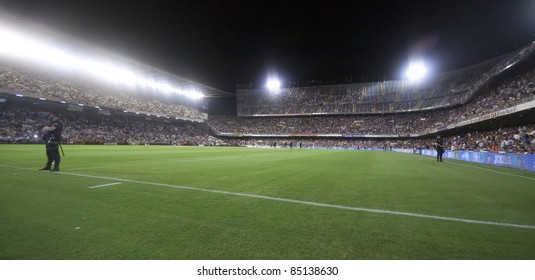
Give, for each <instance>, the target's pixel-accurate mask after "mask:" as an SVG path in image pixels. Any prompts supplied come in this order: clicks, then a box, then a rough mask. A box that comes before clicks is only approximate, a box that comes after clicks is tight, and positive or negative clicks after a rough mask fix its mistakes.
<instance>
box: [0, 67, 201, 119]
mask: <svg viewBox="0 0 535 280" xmlns="http://www.w3.org/2000/svg"><path fill="white" fill-rule="evenodd" d="M0 89H3V91H4V92H10V93H13V94H23V95H25V96H32V97H36V98H45V99H50V100H55V101H64V102H67V103H71V104H83V105H84V106H99V107H102V108H111V109H119V110H126V111H130V112H143V113H148V114H153V115H160V116H169V117H173V118H179V119H184V120H191V121H204V120H205V119H206V118H207V114H206V113H202V112H200V110H199V108H196V107H195V106H193V105H188V104H185V103H186V102H185V100H184V99H179V98H177V97H175V98H171V97H167V98H166V97H164V96H156V95H154V94H152V95H151V94H140V93H135V92H131V91H130V92H126V91H125V92H120V91H117V90H112V89H108V88H103V87H102V86H97V85H89V84H87V83H83V82H81V81H71V80H70V81H67V80H65V79H60V78H57V77H53V76H47V75H44V74H41V73H31V72H25V71H16V70H13V69H10V68H6V67H3V68H0Z"/></svg>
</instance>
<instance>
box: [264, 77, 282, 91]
mask: <svg viewBox="0 0 535 280" xmlns="http://www.w3.org/2000/svg"><path fill="white" fill-rule="evenodd" d="M280 86H281V83H280V81H279V79H277V78H270V79H268V82H267V88H268V89H269V91H277V90H278V89H279V88H280Z"/></svg>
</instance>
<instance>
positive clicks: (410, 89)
mask: <svg viewBox="0 0 535 280" xmlns="http://www.w3.org/2000/svg"><path fill="white" fill-rule="evenodd" d="M534 51H535V44H530V45H528V46H526V47H524V48H522V49H521V50H517V51H515V52H513V53H510V54H507V55H504V56H502V57H499V58H495V59H493V60H490V61H487V62H484V63H480V64H478V65H475V66H472V67H468V68H465V69H460V70H457V71H452V72H448V73H445V74H442V75H438V76H435V77H431V78H430V79H428V80H426V81H422V82H417V83H414V82H411V81H407V80H399V81H382V82H375V83H361V84H342V85H332V86H314V87H298V88H283V89H280V90H278V91H277V92H275V93H273V92H272V93H269V92H267V89H266V90H258V89H239V90H238V93H237V95H238V96H237V105H238V115H239V116H255V115H257V116H258V115H293V116H296V115H311V114H331V115H332V114H352V113H353V114H354V113H392V112H401V111H409V110H411V111H417V110H422V109H427V108H442V107H447V106H454V105H459V104H462V103H464V102H466V101H467V99H469V98H470V97H471V96H472V94H474V93H475V92H476V90H477V89H479V88H480V87H481V86H482V85H484V83H485V82H487V81H489V79H490V78H491V77H493V76H495V75H496V74H498V73H500V72H502V71H503V70H504V69H507V68H508V67H510V66H511V65H513V64H514V63H516V62H519V61H521V60H522V59H525V58H527V57H529V56H530V55H531V54H532V53H533V52H534Z"/></svg>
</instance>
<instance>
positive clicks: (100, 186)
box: [87, 182, 122, 189]
mask: <svg viewBox="0 0 535 280" xmlns="http://www.w3.org/2000/svg"><path fill="white" fill-rule="evenodd" d="M120 184H122V183H120V182H115V183H109V184H104V185H96V186H92V187H87V188H88V189H96V188H102V187H109V186H114V185H120Z"/></svg>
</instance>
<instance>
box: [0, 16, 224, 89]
mask: <svg viewBox="0 0 535 280" xmlns="http://www.w3.org/2000/svg"><path fill="white" fill-rule="evenodd" d="M0 19H1V20H0V29H3V30H6V29H7V30H9V29H11V28H13V30H14V31H15V32H13V33H15V34H17V33H20V31H22V32H24V33H27V34H30V36H35V37H36V38H37V40H40V39H41V40H44V41H46V42H47V43H52V44H53V46H54V47H57V49H58V50H65V51H66V52H67V53H68V55H69V56H71V57H76V58H77V59H78V60H79V61H93V60H96V61H102V62H104V64H105V65H112V66H114V68H115V65H121V70H123V69H124V70H127V71H128V72H129V73H130V72H131V73H135V75H136V76H138V77H142V79H143V80H146V81H154V82H153V83H154V84H156V85H164V86H165V87H168V88H170V87H171V88H174V89H177V90H178V91H179V92H188V91H194V92H198V93H201V94H202V95H203V96H204V97H225V96H232V95H234V94H233V93H230V92H227V91H224V90H220V89H217V88H214V87H211V86H208V85H205V84H202V83H199V82H196V81H193V80H191V79H187V78H184V77H181V76H178V75H175V74H173V73H170V72H167V71H165V70H162V69H158V68H156V67H153V66H150V65H148V64H145V63H142V62H139V61H135V60H133V59H130V58H128V57H126V56H123V55H120V54H117V53H114V52H111V51H109V50H106V49H103V48H101V47H99V46H96V45H93V44H91V43H87V42H83V41H81V40H79V39H77V38H74V37H72V36H68V35H65V34H61V33H59V32H57V31H55V30H53V29H50V28H48V27H45V26H42V25H39V24H36V23H32V22H29V21H28V20H26V19H22V18H19V17H17V16H14V15H11V14H7V13H5V12H1V11H0ZM3 30H0V31H3ZM23 42H24V41H23ZM36 42H37V41H36ZM32 43H33V41H32ZM0 51H1V50H0ZM31 63H33V64H35V62H34V61H31ZM37 63H38V62H37ZM40 66H42V65H40ZM101 74H102V73H101Z"/></svg>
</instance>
